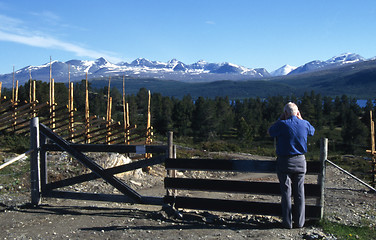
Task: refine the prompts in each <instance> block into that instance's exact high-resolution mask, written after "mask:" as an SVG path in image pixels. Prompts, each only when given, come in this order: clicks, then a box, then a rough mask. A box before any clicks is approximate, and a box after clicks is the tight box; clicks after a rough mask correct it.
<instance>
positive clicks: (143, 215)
mask: <svg viewBox="0 0 376 240" xmlns="http://www.w3.org/2000/svg"><path fill="white" fill-rule="evenodd" d="M252 157H254V156H251V155H238V158H244V159H249V158H252ZM163 177H164V169H163V167H161V166H156V167H153V169H152V170H151V172H150V173H142V172H139V171H138V172H134V173H132V174H130V175H125V176H123V178H124V179H125V181H127V182H128V184H129V185H131V186H132V187H133V188H135V189H137V191H139V192H140V193H141V194H145V195H149V196H163V195H164V193H165V190H164V189H163V184H162V179H163ZM231 177H232V178H235V179H244V178H247V176H244V175H235V174H233V175H232V176H231ZM258 177H260V176H258ZM263 178H268V179H269V180H270V179H272V178H273V176H271V175H266V176H263ZM307 181H311V180H310V179H307ZM71 188H73V189H74V190H78V191H83V190H89V191H97V192H98V191H105V192H116V191H114V190H113V189H112V188H111V187H110V186H109V185H108V184H106V183H104V182H102V181H100V180H98V181H94V182H92V183H90V184H83V185H81V186H75V187H71ZM230 197H231V196H230ZM28 202H30V196H29V194H28V193H21V194H17V195H12V194H9V193H3V194H0V225H1V228H2V231H0V238H1V239H335V237H334V236H331V235H330V234H328V235H325V234H324V233H323V232H322V230H321V229H319V228H317V227H315V225H314V224H313V223H312V222H307V224H306V226H305V227H304V228H301V229H292V230H287V229H282V228H280V221H281V220H280V218H278V217H268V216H253V215H242V214H230V213H217V212H214V213H213V212H210V213H209V212H202V211H201V212H199V211H188V210H185V211H182V212H181V213H182V214H183V218H182V219H178V218H174V217H171V216H170V215H168V211H167V212H166V211H164V210H163V209H162V207H161V206H150V205H138V204H126V203H108V202H91V201H78V200H64V199H43V201H42V204H41V205H40V206H39V207H38V208H32V207H30V206H29V204H28ZM375 209H376V194H374V193H371V192H370V191H368V189H367V188H366V187H364V186H362V185H360V184H359V183H358V182H357V181H355V180H353V179H351V178H350V177H347V176H346V175H345V174H343V173H341V172H340V171H339V170H337V169H336V168H333V167H331V166H328V167H327V176H326V189H325V217H326V218H328V219H329V220H330V221H336V222H340V223H344V224H347V225H369V226H370V227H373V228H376V210H375Z"/></svg>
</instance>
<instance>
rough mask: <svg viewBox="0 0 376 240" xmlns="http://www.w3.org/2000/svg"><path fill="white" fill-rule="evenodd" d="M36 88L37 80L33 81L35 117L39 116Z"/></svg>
mask: <svg viewBox="0 0 376 240" xmlns="http://www.w3.org/2000/svg"><path fill="white" fill-rule="evenodd" d="M36 89H37V81H35V80H34V81H33V117H36V116H37V112H36V110H35V107H36V101H37V94H36Z"/></svg>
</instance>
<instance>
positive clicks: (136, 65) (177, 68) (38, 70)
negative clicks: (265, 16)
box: [0, 58, 270, 87]
mask: <svg viewBox="0 0 376 240" xmlns="http://www.w3.org/2000/svg"><path fill="white" fill-rule="evenodd" d="M50 67H51V69H52V78H54V79H55V81H56V82H68V74H69V73H70V79H71V81H76V80H82V79H84V78H85V75H86V73H87V74H88V78H100V77H109V76H123V75H127V76H131V77H139V78H158V79H173V80H180V81H190V82H193V81H215V80H248V79H254V78H263V77H268V76H270V75H269V73H268V72H267V71H266V70H265V69H262V68H261V69H249V68H245V67H242V66H239V65H235V64H232V63H227V62H226V63H208V62H205V61H203V60H200V61H198V62H196V63H193V64H189V65H188V64H185V63H183V62H181V61H178V60H176V59H172V60H170V61H168V62H159V61H150V60H147V59H145V58H138V59H136V60H134V61H132V62H131V63H126V62H121V63H118V64H113V63H111V62H109V61H107V60H106V59H104V58H99V59H97V60H95V61H83V60H70V61H67V62H59V61H53V62H51V64H50V63H46V64H44V65H41V66H27V67H25V68H22V69H19V70H17V71H16V72H15V80H19V84H20V85H23V84H24V83H25V82H27V81H28V80H29V78H30V73H31V76H32V78H33V79H37V80H42V81H48V80H49V76H50ZM0 81H1V82H3V86H5V87H9V86H11V84H12V81H13V73H9V74H3V75H0Z"/></svg>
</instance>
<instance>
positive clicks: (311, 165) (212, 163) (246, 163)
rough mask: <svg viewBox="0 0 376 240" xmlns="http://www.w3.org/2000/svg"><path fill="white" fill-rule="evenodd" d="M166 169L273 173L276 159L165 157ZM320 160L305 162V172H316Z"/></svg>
mask: <svg viewBox="0 0 376 240" xmlns="http://www.w3.org/2000/svg"><path fill="white" fill-rule="evenodd" d="M166 168H167V169H177V170H198V171H233V172H263V173H275V172H276V161H267V160H229V159H185V158H177V159H166ZM319 172H320V162H311V161H309V162H307V174H318V173H319Z"/></svg>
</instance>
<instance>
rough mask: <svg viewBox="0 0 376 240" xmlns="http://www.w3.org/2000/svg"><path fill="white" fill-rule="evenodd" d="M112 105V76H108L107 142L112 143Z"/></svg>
mask: <svg viewBox="0 0 376 240" xmlns="http://www.w3.org/2000/svg"><path fill="white" fill-rule="evenodd" d="M111 107H112V98H111V76H110V77H109V78H108V89H107V112H106V128H107V129H106V143H107V144H109V143H110V135H111V129H110V125H111Z"/></svg>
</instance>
